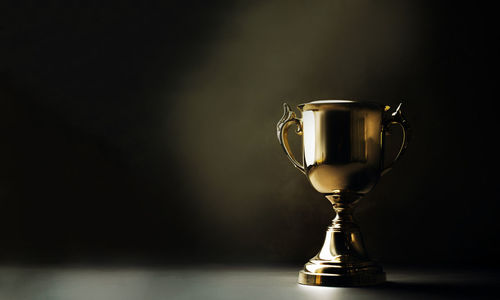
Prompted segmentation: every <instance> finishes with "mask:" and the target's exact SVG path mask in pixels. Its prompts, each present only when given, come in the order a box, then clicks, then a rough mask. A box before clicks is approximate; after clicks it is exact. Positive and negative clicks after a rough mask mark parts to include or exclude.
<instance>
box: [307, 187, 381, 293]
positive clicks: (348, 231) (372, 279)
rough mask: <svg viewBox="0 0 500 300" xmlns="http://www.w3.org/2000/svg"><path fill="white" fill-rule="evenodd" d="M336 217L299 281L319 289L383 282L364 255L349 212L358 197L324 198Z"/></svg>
mask: <svg viewBox="0 0 500 300" xmlns="http://www.w3.org/2000/svg"><path fill="white" fill-rule="evenodd" d="M326 198H327V199H328V200H329V201H330V202H331V203H332V205H333V208H334V210H335V212H336V216H335V218H334V219H333V221H332V225H331V226H329V227H328V230H327V232H326V236H325V242H324V244H323V247H322V248H321V250H320V251H319V253H318V254H317V255H316V256H315V257H313V258H312V259H310V260H309V262H308V263H307V264H306V265H305V266H304V269H303V270H302V271H300V273H299V280H298V282H299V283H301V284H307V285H321V286H361V285H374V284H379V283H382V282H385V273H384V272H383V271H382V267H380V266H379V265H378V264H376V263H374V262H372V261H371V260H370V258H369V257H368V255H367V254H366V251H365V247H364V244H363V238H362V236H361V231H360V229H359V226H358V225H356V223H354V220H353V217H352V213H353V210H354V206H355V204H356V203H357V202H358V200H359V199H360V198H361V195H360V194H353V193H335V194H330V195H326Z"/></svg>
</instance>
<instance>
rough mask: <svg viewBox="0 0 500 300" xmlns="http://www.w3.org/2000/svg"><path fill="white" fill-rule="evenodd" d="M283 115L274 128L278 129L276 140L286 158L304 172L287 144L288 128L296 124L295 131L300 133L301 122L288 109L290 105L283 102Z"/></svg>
mask: <svg viewBox="0 0 500 300" xmlns="http://www.w3.org/2000/svg"><path fill="white" fill-rule="evenodd" d="M283 109H284V113H283V117H281V119H280V120H279V121H278V125H277V126H276V129H277V130H278V141H279V142H280V145H281V147H283V150H285V153H286V155H287V156H288V159H290V161H291V162H292V164H293V165H294V166H295V167H296V168H297V169H299V170H300V171H301V172H302V173H304V174H306V170H305V168H304V166H303V165H302V164H300V163H299V162H298V161H297V160H296V159H295V156H294V155H293V153H292V150H291V149H290V145H289V144H288V129H289V128H290V126H292V125H293V124H295V125H297V130H296V131H295V132H296V133H297V134H298V135H302V123H301V122H300V119H297V117H296V115H295V113H294V112H293V111H292V110H291V109H290V106H289V105H288V104H286V103H283Z"/></svg>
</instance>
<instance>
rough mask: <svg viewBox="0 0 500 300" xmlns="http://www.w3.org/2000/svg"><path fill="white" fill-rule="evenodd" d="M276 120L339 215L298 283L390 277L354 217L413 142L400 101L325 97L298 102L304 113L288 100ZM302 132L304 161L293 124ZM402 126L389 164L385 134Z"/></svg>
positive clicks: (367, 282)
mask: <svg viewBox="0 0 500 300" xmlns="http://www.w3.org/2000/svg"><path fill="white" fill-rule="evenodd" d="M283 107H284V115H283V117H282V118H281V120H280V121H279V122H278V125H277V133H278V140H279V142H280V144H281V146H282V147H283V149H284V151H285V153H286V155H287V156H288V158H289V159H290V161H291V162H292V164H293V165H294V166H295V167H296V168H297V169H299V170H300V171H301V172H302V173H304V174H305V175H306V177H307V178H308V180H309V182H310V183H311V185H312V186H313V187H314V188H315V189H316V190H317V191H318V192H320V193H322V194H323V195H325V197H326V198H327V199H328V200H329V201H330V202H331V203H332V205H333V208H334V210H335V213H336V216H335V218H334V219H333V222H332V225H331V226H329V227H328V229H327V232H326V237H325V242H324V244H323V247H322V248H321V250H320V251H319V253H318V254H317V255H316V256H314V257H313V258H311V259H310V260H309V262H308V263H306V264H305V266H304V269H303V270H302V271H300V272H299V278H298V282H299V283H300V284H306V285H319V286H362V285H375V284H379V283H383V282H385V273H384V272H383V270H382V267H381V266H380V265H378V264H377V263H375V262H373V261H371V260H370V258H369V257H368V255H367V253H366V251H365V247H364V245H363V239H362V236H361V232H360V229H359V227H358V225H356V224H355V223H354V221H353V218H352V211H353V208H354V206H355V204H356V203H357V202H358V201H359V199H360V198H362V197H363V195H365V194H366V193H368V192H369V191H370V190H371V189H372V188H373V187H374V186H375V184H376V183H377V181H378V179H379V178H380V176H382V175H383V174H385V173H386V172H387V171H389V170H390V169H391V167H392V165H393V164H394V162H395V161H397V160H398V159H399V157H400V156H401V155H402V154H403V153H404V152H405V150H406V148H407V147H408V140H409V133H410V127H409V126H408V122H407V121H406V119H405V117H404V115H403V113H402V111H401V104H399V106H398V107H397V109H396V110H395V111H394V112H393V113H392V114H389V113H388V111H389V110H390V107H389V106H384V105H380V104H378V103H374V102H359V101H352V100H321V101H313V102H309V103H305V104H301V105H299V106H298V108H299V110H300V111H301V112H302V118H297V117H296V115H295V113H294V112H293V111H292V110H291V109H290V106H289V105H288V104H286V103H284V104H283ZM292 125H296V126H297V130H296V133H297V134H299V135H301V136H302V146H303V147H302V148H303V149H302V150H303V151H302V154H303V155H302V163H300V162H299V161H298V160H297V159H296V158H295V156H294V155H293V153H292V151H291V149H290V145H289V143H288V129H289V128H290V127H291V126H292ZM393 125H399V126H400V127H401V128H402V132H403V135H402V139H403V141H402V143H401V147H400V148H399V152H398V153H397V155H396V158H395V159H394V160H393V162H392V163H390V164H389V165H388V166H386V167H384V155H383V154H384V144H385V135H386V132H387V131H388V130H389V127H391V126H393Z"/></svg>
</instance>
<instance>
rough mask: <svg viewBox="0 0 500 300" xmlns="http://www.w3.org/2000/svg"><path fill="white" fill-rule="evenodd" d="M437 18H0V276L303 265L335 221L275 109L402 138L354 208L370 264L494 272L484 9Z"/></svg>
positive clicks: (268, 13)
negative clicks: (365, 112)
mask: <svg viewBox="0 0 500 300" xmlns="http://www.w3.org/2000/svg"><path fill="white" fill-rule="evenodd" d="M435 2H437V1H432V2H431V1H429V2H425V1H232V2H222V1H204V2H202V1H200V2H189V3H187V2H185V1H169V2H165V1H163V2H161V3H154V4H153V3H146V2H144V1H137V2H135V3H125V2H117V3H112V4H111V3H110V4H104V2H96V3H93V2H85V3H83V2H82V3H79V2H75V1H73V2H70V1H53V2H52V3H51V4H50V5H45V6H42V4H40V3H38V2H27V3H20V2H16V3H15V4H12V3H3V4H2V9H1V10H0V11H1V14H2V16H1V19H0V37H1V47H0V51H1V52H0V140H1V147H0V262H2V263H66V262H101V263H137V262H139V263H153V264H160V263H167V264H171V263H179V264H185V263H186V261H188V262H191V263H252V264H287V263H290V264H296V265H300V264H302V263H304V262H305V261H306V260H307V259H309V258H310V257H311V256H313V255H314V254H315V253H316V251H317V250H318V249H319V247H320V245H321V243H322V240H323V235H324V230H325V227H326V226H327V225H328V224H329V222H330V221H331V218H332V217H333V211H332V210H331V207H330V204H329V202H328V201H327V200H326V199H324V198H323V197H322V196H321V195H320V194H319V193H317V192H316V191H315V190H314V189H313V188H312V187H311V186H310V185H309V183H308V182H307V180H306V178H305V177H304V176H302V175H301V174H300V173H299V172H298V171H296V170H295V169H294V168H293V167H292V166H291V165H290V164H289V162H288V160H287V158H286V157H285V156H284V155H283V153H282V149H281V148H280V146H279V144H278V142H277V140H276V132H275V130H276V129H275V125H276V122H277V121H278V120H279V118H280V117H281V114H282V102H283V101H287V102H288V103H290V104H292V105H293V106H295V105H297V104H300V103H303V102H307V101H310V100H315V99H335V98H337V99H343V98H347V99H352V98H354V99H359V100H371V101H378V102H382V103H386V104H389V105H391V106H394V105H397V104H398V103H399V101H400V100H403V102H404V107H403V109H404V110H405V111H406V113H407V116H408V118H409V121H410V123H411V125H412V127H413V133H414V134H413V139H412V141H411V145H410V148H409V150H408V152H407V154H406V155H405V157H403V158H402V159H401V162H400V163H399V164H398V165H397V166H396V167H395V168H394V170H393V171H392V172H391V173H389V174H388V175H387V176H384V177H383V178H382V180H381V181H380V182H379V184H378V185H377V187H376V188H375V189H374V190H373V191H372V192H371V193H370V194H369V195H368V196H367V197H366V199H365V200H364V201H362V202H361V203H360V205H359V208H358V210H357V213H356V217H357V219H358V220H359V224H360V225H361V226H362V229H363V233H364V235H365V241H366V244H367V248H368V250H369V252H370V253H371V255H372V256H373V257H374V258H376V259H378V260H380V261H382V262H383V263H394V264H414V265H422V264H431V265H453V266H464V265H481V266H498V263H499V258H498V255H497V254H498V253H499V251H500V238H499V235H498V229H500V228H499V227H500V226H499V222H498V209H499V208H500V205H499V204H498V201H497V200H498V198H499V197H498V193H499V192H498V189H497V186H498V184H499V182H498V180H497V176H496V174H497V170H498V167H499V164H498V150H497V149H498V145H497V144H498V142H497V140H498V130H497V128H498V126H497V125H496V121H497V119H498V117H497V115H498V113H497V111H496V102H497V101H496V93H494V92H495V91H497V90H498V88H497V82H498V76H497V72H498V67H497V60H498V59H497V53H496V50H494V49H493V47H492V44H493V42H494V41H496V39H497V33H496V32H495V29H494V28H495V26H494V25H495V24H494V23H495V22H494V21H493V20H494V18H493V16H492V11H493V10H492V8H489V7H485V6H479V5H478V6H472V5H470V4H458V3H457V2H453V4H446V3H444V2H441V3H435ZM396 136H397V135H396ZM297 141H298V139H297Z"/></svg>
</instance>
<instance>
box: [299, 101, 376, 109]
mask: <svg viewBox="0 0 500 300" xmlns="http://www.w3.org/2000/svg"><path fill="white" fill-rule="evenodd" d="M325 105H348V106H362V107H367V108H374V109H382V110H384V109H385V105H383V104H381V103H378V102H373V101H359V100H353V99H324V100H313V101H310V102H306V103H302V104H299V105H297V108H298V109H300V110H301V111H304V110H311V109H315V108H319V107H320V106H325Z"/></svg>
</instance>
